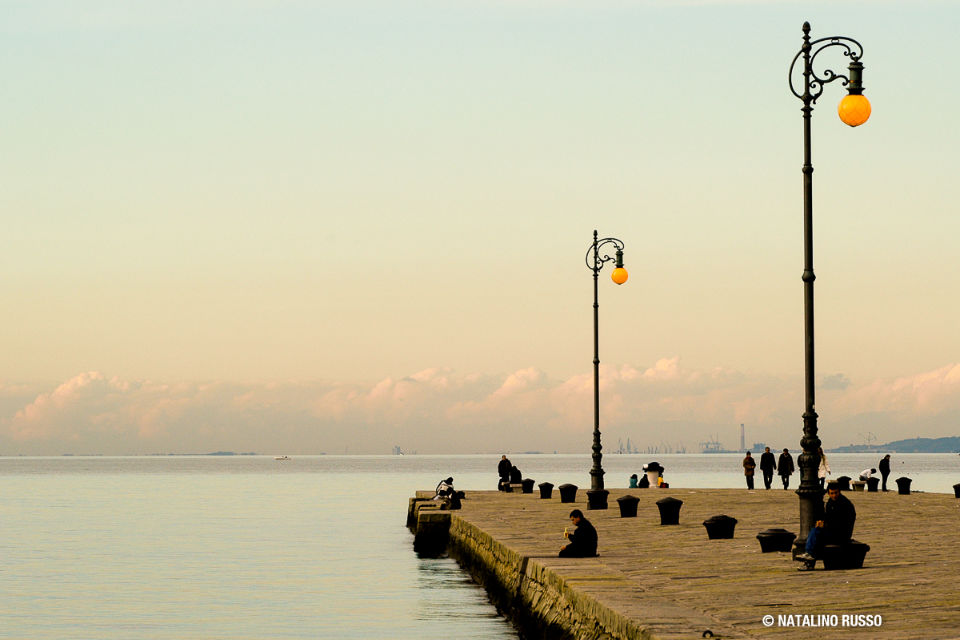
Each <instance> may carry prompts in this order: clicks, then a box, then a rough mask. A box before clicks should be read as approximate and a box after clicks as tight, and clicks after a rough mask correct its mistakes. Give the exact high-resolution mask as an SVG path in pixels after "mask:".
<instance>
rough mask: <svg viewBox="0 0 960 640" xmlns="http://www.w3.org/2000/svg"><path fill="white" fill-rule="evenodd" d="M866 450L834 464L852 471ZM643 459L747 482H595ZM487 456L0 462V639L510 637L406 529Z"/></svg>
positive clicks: (685, 459) (528, 467)
mask: <svg viewBox="0 0 960 640" xmlns="http://www.w3.org/2000/svg"><path fill="white" fill-rule="evenodd" d="M794 455H796V452H794ZM510 457H511V460H512V461H513V462H514V464H516V465H517V466H518V467H519V468H520V469H521V470H522V471H523V475H524V476H525V477H530V478H534V479H536V480H537V482H543V481H548V482H553V483H554V484H560V483H563V482H573V483H574V484H578V485H579V486H582V487H588V486H589V469H590V466H591V460H590V457H589V455H511V456H510ZM878 457H879V456H876V455H873V454H846V455H844V454H836V455H832V456H830V463H831V467H832V470H833V473H834V475H835V476H836V475H849V476H856V475H857V473H859V471H860V470H861V469H863V468H864V467H868V466H876V462H877V459H878ZM651 459H656V460H657V461H659V462H660V463H661V464H662V465H663V466H664V467H666V472H665V474H664V476H665V478H666V479H667V481H668V482H670V483H671V485H672V486H674V487H740V486H743V475H742V472H741V470H740V467H739V465H740V459H741V456H739V455H737V454H730V455H727V454H714V455H661V456H648V455H644V456H641V455H609V454H608V455H606V456H604V459H603V466H604V469H605V471H606V483H607V486H608V487H624V486H626V485H627V479H628V477H629V475H630V474H631V473H639V471H640V467H641V465H642V464H643V463H644V462H648V461H649V460H651ZM498 460H499V456H496V455H494V456H490V455H487V456H303V457H300V456H292V457H291V459H289V460H285V461H277V460H274V459H273V457H272V456H269V457H268V456H175V457H169V456H163V457H159V456H150V457H119V458H114V457H56V458H25V457H16V458H13V457H10V458H0V638H24V639H26V638H30V639H38V640H39V639H45V638H57V639H67V638H69V639H71V640H72V639H84V638H90V639H97V640H99V639H114V638H116V639H120V638H123V639H125V640H126V639H129V638H164V639H167V638H168V639H177V640H182V639H189V638H198V639H199V638H203V639H211V638H230V639H240V638H244V639H246V638H249V639H258V640H262V639H264V638H438V639H439V638H516V637H517V635H516V633H515V632H514V630H513V629H512V627H511V626H510V625H509V624H508V623H507V622H506V621H504V620H503V619H502V618H500V617H499V616H498V615H497V613H496V611H495V609H494V608H493V607H492V606H491V605H490V604H489V602H488V601H487V598H486V594H485V593H484V592H483V591H482V590H481V589H480V588H479V587H477V586H476V585H474V584H473V583H472V582H471V581H470V580H469V578H468V577H467V576H466V575H465V574H464V573H463V572H462V571H460V569H459V568H458V567H457V565H456V563H454V562H453V561H452V560H448V559H421V558H418V557H417V556H416V555H415V554H414V553H413V551H412V536H411V535H410V533H409V532H408V531H407V529H406V528H405V526H404V524H405V518H406V506H407V498H409V497H410V496H411V495H412V494H413V492H414V491H415V490H417V489H432V488H433V487H434V486H435V485H436V483H437V481H438V480H440V479H441V478H445V477H447V476H453V477H454V481H455V485H456V486H457V487H458V488H461V489H465V490H467V491H468V498H469V490H471V489H491V488H494V487H495V485H496V471H495V470H496V464H497V461H498ZM900 476H907V477H911V478H912V479H913V486H912V488H913V489H915V490H921V491H931V492H943V493H951V494H952V493H953V489H952V486H953V484H955V483H957V482H960V456H957V455H956V454H903V455H897V454H894V456H893V475H892V478H897V477H900ZM793 483H794V485H795V484H796V483H797V476H796V475H795V476H794V482H793Z"/></svg>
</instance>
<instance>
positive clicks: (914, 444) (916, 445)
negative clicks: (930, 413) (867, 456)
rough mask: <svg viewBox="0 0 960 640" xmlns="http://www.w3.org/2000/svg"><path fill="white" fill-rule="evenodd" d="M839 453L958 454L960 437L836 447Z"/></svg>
mask: <svg viewBox="0 0 960 640" xmlns="http://www.w3.org/2000/svg"><path fill="white" fill-rule="evenodd" d="M831 451H835V452H837V453H870V452H883V451H894V452H896V453H957V452H960V436H951V437H949V438H910V439H909V440H896V441H894V442H888V443H887V444H871V445H866V444H851V445H847V446H845V447H834V448H833V449H831Z"/></svg>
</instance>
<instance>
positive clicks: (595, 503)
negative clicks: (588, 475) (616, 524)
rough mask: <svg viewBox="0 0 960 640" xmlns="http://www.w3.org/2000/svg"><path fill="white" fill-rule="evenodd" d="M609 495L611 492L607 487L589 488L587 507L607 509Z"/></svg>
mask: <svg viewBox="0 0 960 640" xmlns="http://www.w3.org/2000/svg"><path fill="white" fill-rule="evenodd" d="M608 495H610V492H609V491H607V490H606V489H589V490H587V509H606V508H607V496H608Z"/></svg>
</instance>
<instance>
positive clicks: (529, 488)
mask: <svg viewBox="0 0 960 640" xmlns="http://www.w3.org/2000/svg"><path fill="white" fill-rule="evenodd" d="M534 482H536V480H534V479H533V478H524V479H523V482H522V483H521V484H522V485H523V492H524V493H533V483H534Z"/></svg>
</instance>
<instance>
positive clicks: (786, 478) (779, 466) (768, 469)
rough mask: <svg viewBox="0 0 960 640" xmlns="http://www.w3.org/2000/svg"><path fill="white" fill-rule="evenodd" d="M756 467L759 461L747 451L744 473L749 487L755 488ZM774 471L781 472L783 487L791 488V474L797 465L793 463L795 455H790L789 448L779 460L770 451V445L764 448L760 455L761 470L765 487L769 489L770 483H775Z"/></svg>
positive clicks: (744, 460)
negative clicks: (754, 475)
mask: <svg viewBox="0 0 960 640" xmlns="http://www.w3.org/2000/svg"><path fill="white" fill-rule="evenodd" d="M756 468H757V461H756V460H754V459H753V456H752V455H751V454H750V452H749V451H747V457H745V458H744V459H743V475H744V476H745V477H746V478H747V489H753V474H754V471H755V469H756ZM774 471H777V472H778V473H779V474H780V481H781V482H782V483H783V488H784V489H787V488H789V486H790V476H791V475H793V472H794V471H796V467H795V466H794V464H793V456H791V455H790V450H789V449H784V450H783V453H781V454H780V459H779V460H778V459H775V458H774V457H773V454H772V453H770V447H765V448H764V450H763V455H761V456H760V472H761V473H763V486H764V488H766V489H769V488H770V485H771V484H773V472H774Z"/></svg>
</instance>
